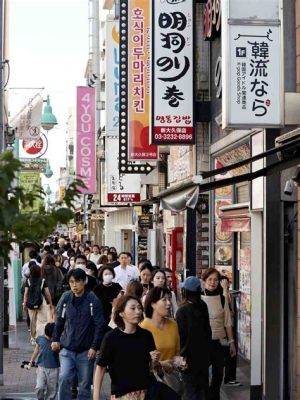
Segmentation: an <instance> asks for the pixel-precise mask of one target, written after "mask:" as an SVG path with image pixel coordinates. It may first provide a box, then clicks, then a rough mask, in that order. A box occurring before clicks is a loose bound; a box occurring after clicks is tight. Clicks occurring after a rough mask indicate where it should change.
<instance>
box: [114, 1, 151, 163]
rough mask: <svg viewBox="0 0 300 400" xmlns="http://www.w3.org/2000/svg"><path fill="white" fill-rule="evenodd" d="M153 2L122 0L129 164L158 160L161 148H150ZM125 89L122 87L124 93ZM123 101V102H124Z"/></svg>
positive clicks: (123, 60) (122, 64) (122, 48)
mask: <svg viewBox="0 0 300 400" xmlns="http://www.w3.org/2000/svg"><path fill="white" fill-rule="evenodd" d="M150 17H151V1H149V0H126V1H125V0H121V18H120V32H121V33H122V35H123V32H125V28H124V27H126V28H127V32H126V36H127V43H126V44H125V43H123V42H122V43H121V46H120V47H121V57H120V66H121V81H122V77H124V76H125V75H126V78H127V79H126V84H125V86H126V90H127V98H126V99H123V100H126V102H127V104H125V103H124V102H123V103H122V102H121V112H122V106H125V107H126V110H124V112H125V113H126V117H127V141H128V154H127V156H128V160H129V161H149V160H150V161H151V160H154V161H156V160H157V157H158V154H157V146H155V145H150V138H149V135H150V133H149V131H150V121H151V110H150V107H151V95H150V79H151V76H150V73H151V59H150V53H151V18H150ZM123 55H124V56H123ZM122 91H124V90H123V87H122V88H121V91H120V92H121V93H122ZM121 101H122V100H121Z"/></svg>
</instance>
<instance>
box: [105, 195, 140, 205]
mask: <svg viewBox="0 0 300 400" xmlns="http://www.w3.org/2000/svg"><path fill="white" fill-rule="evenodd" d="M140 200H141V195H140V194H139V193H107V201H108V202H109V203H135V202H137V201H140Z"/></svg>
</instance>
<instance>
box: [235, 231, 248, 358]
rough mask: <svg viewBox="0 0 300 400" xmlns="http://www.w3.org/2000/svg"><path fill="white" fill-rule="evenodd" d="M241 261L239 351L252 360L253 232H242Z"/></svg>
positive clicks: (238, 302)
mask: <svg viewBox="0 0 300 400" xmlns="http://www.w3.org/2000/svg"><path fill="white" fill-rule="evenodd" d="M239 243H240V248H239V252H238V257H239V260H238V261H239V262H238V268H239V290H240V296H239V297H238V301H237V321H238V329H237V332H238V336H237V341H238V353H239V354H240V355H241V356H242V357H243V358H245V359H246V360H250V358H251V357H250V343H251V233H250V231H248V232H241V233H240V241H239Z"/></svg>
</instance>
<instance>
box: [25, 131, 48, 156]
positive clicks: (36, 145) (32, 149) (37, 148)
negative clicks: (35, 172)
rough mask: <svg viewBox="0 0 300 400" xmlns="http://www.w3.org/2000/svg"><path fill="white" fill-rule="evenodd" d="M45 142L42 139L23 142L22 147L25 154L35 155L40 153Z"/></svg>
mask: <svg viewBox="0 0 300 400" xmlns="http://www.w3.org/2000/svg"><path fill="white" fill-rule="evenodd" d="M44 145H45V142H44V140H43V138H42V136H41V137H40V138H38V139H37V140H26V139H24V140H23V143H22V147H23V149H24V150H25V151H26V153H28V154H31V155H37V154H39V153H41V152H42V151H43V149H44Z"/></svg>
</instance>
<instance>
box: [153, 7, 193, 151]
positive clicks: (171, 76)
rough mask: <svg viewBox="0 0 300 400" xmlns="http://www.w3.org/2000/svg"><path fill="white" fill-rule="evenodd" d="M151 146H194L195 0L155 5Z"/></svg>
mask: <svg viewBox="0 0 300 400" xmlns="http://www.w3.org/2000/svg"><path fill="white" fill-rule="evenodd" d="M152 4H153V64H152V65H153V76H152V88H153V97H154V99H153V102H152V104H153V110H152V118H153V119H152V143H156V144H192V143H194V127H193V125H194V115H193V108H194V82H193V68H194V66H193V64H194V60H193V47H194V46H193V11H194V10H193V7H194V2H193V1H192V0H189V1H184V2H182V1H181V2H179V1H171V0H167V1H165V2H162V1H154V2H153V3H152Z"/></svg>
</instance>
